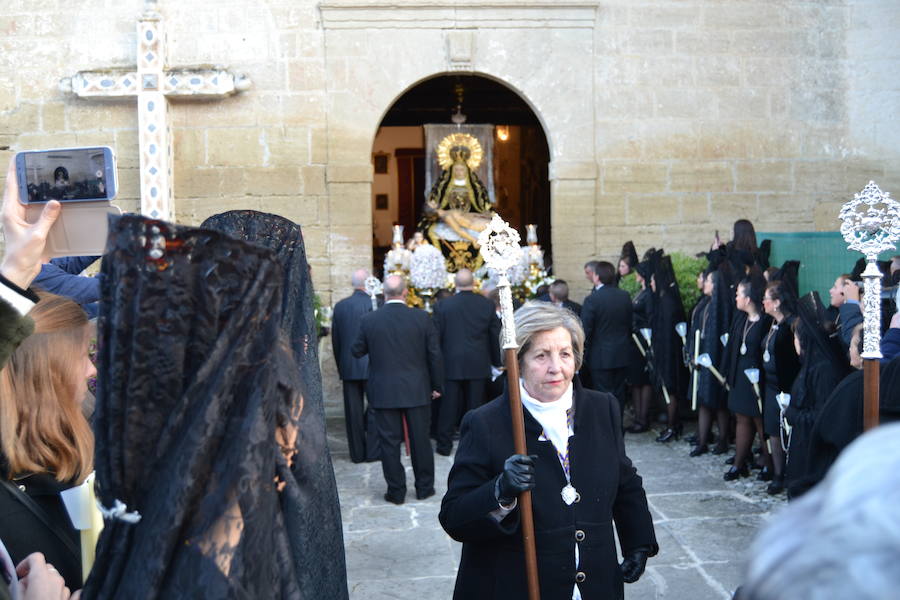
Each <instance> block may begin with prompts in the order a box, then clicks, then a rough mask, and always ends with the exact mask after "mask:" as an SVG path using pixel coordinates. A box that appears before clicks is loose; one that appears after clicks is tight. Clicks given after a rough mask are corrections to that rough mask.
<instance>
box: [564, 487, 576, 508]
mask: <svg viewBox="0 0 900 600" xmlns="http://www.w3.org/2000/svg"><path fill="white" fill-rule="evenodd" d="M560 496H562V501H563V502H565V503H566V506H571V505H572V503H573V502H575V499H576V498H577V497H578V491H577V490H576V489H575V488H574V487H572V484H571V483H567V484H566V487H564V488H563V489H562V491H561V492H560Z"/></svg>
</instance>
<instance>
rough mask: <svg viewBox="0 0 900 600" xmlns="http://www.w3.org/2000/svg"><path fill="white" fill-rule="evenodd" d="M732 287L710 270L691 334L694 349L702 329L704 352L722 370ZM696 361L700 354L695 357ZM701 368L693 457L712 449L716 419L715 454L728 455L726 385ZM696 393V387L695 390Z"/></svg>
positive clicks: (702, 351)
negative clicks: (695, 341)
mask: <svg viewBox="0 0 900 600" xmlns="http://www.w3.org/2000/svg"><path fill="white" fill-rule="evenodd" d="M729 291H730V290H728V288H727V287H726V286H725V285H724V284H723V283H722V277H721V274H720V273H719V271H718V270H714V271H708V272H706V273H705V276H704V279H703V298H704V299H705V301H704V300H701V301H700V303H698V304H697V308H696V309H694V316H693V318H692V319H691V335H690V336H689V337H688V344H690V345H691V349H692V352H693V344H694V336H695V335H696V334H695V333H694V332H695V331H697V330H699V331H700V354H709V357H710V360H712V363H713V366H715V367H716V368H717V369H719V370H721V363H722V352H723V346H722V344H721V342H720V337H721V335H722V334H723V333H726V332H727V331H728V326H729V325H730V323H731V317H732V313H733V312H734V311H733V310H732V307H733V303H732V299H731V297H730V294H729ZM691 362H692V363H694V362H696V357H695V356H692V357H691ZM695 368H697V410H698V423H697V444H696V445H695V446H694V447H693V448H692V449H691V456H700V455H701V454H706V453H707V452H708V451H709V447H708V445H707V444H708V441H709V436H710V433H711V430H712V422H713V418H715V420H716V422H717V424H718V428H719V440H718V442H717V443H716V447H715V448H714V449H713V454H724V453H725V452H726V451H727V450H728V424H729V421H730V419H731V415H730V414H729V412H728V406H727V402H726V399H725V387H724V386H723V385H722V384H721V383H720V382H719V380H718V379H716V378H715V376H713V374H712V373H711V372H710V371H709V369H706V368H704V367H695ZM691 394H693V390H691Z"/></svg>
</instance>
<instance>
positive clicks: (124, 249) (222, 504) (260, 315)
mask: <svg viewBox="0 0 900 600" xmlns="http://www.w3.org/2000/svg"><path fill="white" fill-rule="evenodd" d="M102 272H103V273H104V275H105V277H104V278H103V281H102V283H101V300H100V323H99V354H98V359H99V364H98V367H99V369H98V370H99V378H98V379H99V387H98V393H97V406H96V413H95V424H94V427H95V432H96V457H95V465H96V472H97V486H98V499H99V500H100V502H101V503H102V504H103V505H104V506H105V507H107V508H112V507H114V506H116V504H117V503H119V502H121V503H123V506H122V507H121V510H122V511H123V512H125V511H127V513H139V514H140V520H139V521H137V522H129V521H128V520H127V517H128V515H127V514H126V515H123V516H122V517H123V518H113V519H108V520H106V523H105V528H104V530H103V532H102V534H101V536H100V540H99V542H98V545H97V555H96V562H95V564H94V568H93V570H92V572H91V575H90V577H89V578H88V580H87V582H86V583H85V587H84V592H83V598H85V599H94V598H108V599H110V600H112V599H119V598H128V599H129V600H134V599H142V598H248V599H249V598H303V597H304V596H303V595H301V587H300V577H299V575H298V569H299V567H300V566H301V564H300V563H299V562H298V561H297V560H296V559H295V557H294V554H293V553H292V548H293V545H294V544H296V540H298V539H301V540H302V539H303V538H302V537H301V536H302V535H303V534H304V533H303V532H302V531H300V530H299V528H298V527H297V524H296V523H295V522H294V520H293V519H292V518H291V517H290V515H289V514H288V511H287V510H286V509H285V503H284V500H283V494H282V493H281V492H279V489H281V488H284V487H285V486H286V484H287V483H289V482H288V481H286V478H289V472H288V461H289V460H290V459H291V458H292V453H293V447H292V445H291V443H290V440H292V438H293V437H294V433H295V432H296V431H297V429H298V423H297V421H298V419H299V413H300V410H301V404H302V398H301V396H300V393H299V392H300V390H299V380H298V379H299V378H298V374H297V372H296V369H295V368H294V361H293V357H291V356H290V350H289V349H288V347H287V345H286V344H284V343H283V341H282V334H281V302H282V288H281V285H282V280H283V277H282V273H281V267H280V266H279V264H278V263H277V261H276V260H275V257H274V255H273V253H272V252H271V251H270V250H267V249H265V248H262V247H260V246H255V245H251V244H247V243H244V242H241V241H237V240H233V239H230V238H228V237H226V236H224V235H222V234H220V233H217V232H211V231H203V230H198V229H190V228H184V227H178V226H175V225H171V224H168V223H164V222H162V221H154V220H150V219H146V218H144V217H140V216H133V215H132V216H123V217H119V218H113V219H111V221H110V229H109V239H108V242H107V254H106V255H105V257H104V260H103V264H102Z"/></svg>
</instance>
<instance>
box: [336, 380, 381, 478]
mask: <svg viewBox="0 0 900 600" xmlns="http://www.w3.org/2000/svg"><path fill="white" fill-rule="evenodd" d="M341 383H342V384H343V388H344V422H345V423H346V425H347V446H349V448H350V460H352V461H353V462H355V463H361V462H363V461H367V460H369V461H372V460H378V428H377V427H376V425H375V411H373V410H372V409H371V407H370V408H369V409H368V410H367V409H366V408H365V400H364V397H363V396H364V394H365V392H366V380H365V379H345V380H344V381H342V382H341Z"/></svg>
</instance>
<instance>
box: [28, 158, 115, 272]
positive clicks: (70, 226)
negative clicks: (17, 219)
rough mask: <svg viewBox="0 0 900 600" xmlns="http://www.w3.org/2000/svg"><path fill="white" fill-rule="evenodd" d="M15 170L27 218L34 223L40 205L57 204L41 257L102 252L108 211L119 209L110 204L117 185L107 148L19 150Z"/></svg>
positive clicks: (104, 245)
mask: <svg viewBox="0 0 900 600" xmlns="http://www.w3.org/2000/svg"><path fill="white" fill-rule="evenodd" d="M15 172H16V175H17V181H18V199H19V202H21V203H22V204H24V205H26V209H25V214H26V217H25V220H26V221H27V222H29V223H35V222H37V221H38V219H39V218H40V215H41V213H42V211H43V209H44V206H45V205H47V204H49V203H53V202H54V201H58V202H60V203H61V204H62V212H61V216H60V218H59V219H58V220H57V221H56V223H55V224H54V225H53V227H52V228H51V229H50V232H49V234H48V236H47V247H46V250H45V255H46V256H48V257H54V256H86V255H88V256H89V255H95V254H102V253H103V250H104V249H105V247H106V236H107V220H108V215H110V214H121V212H122V211H121V210H120V209H119V207H118V206H115V205H113V204H112V203H111V201H112V199H113V198H115V196H116V192H117V189H116V188H117V187H118V181H117V178H116V163H115V157H114V156H113V152H112V149H111V148H109V147H106V146H99V147H88V148H59V149H53V150H38V151H28V152H19V153H18V154H16V156H15Z"/></svg>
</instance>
